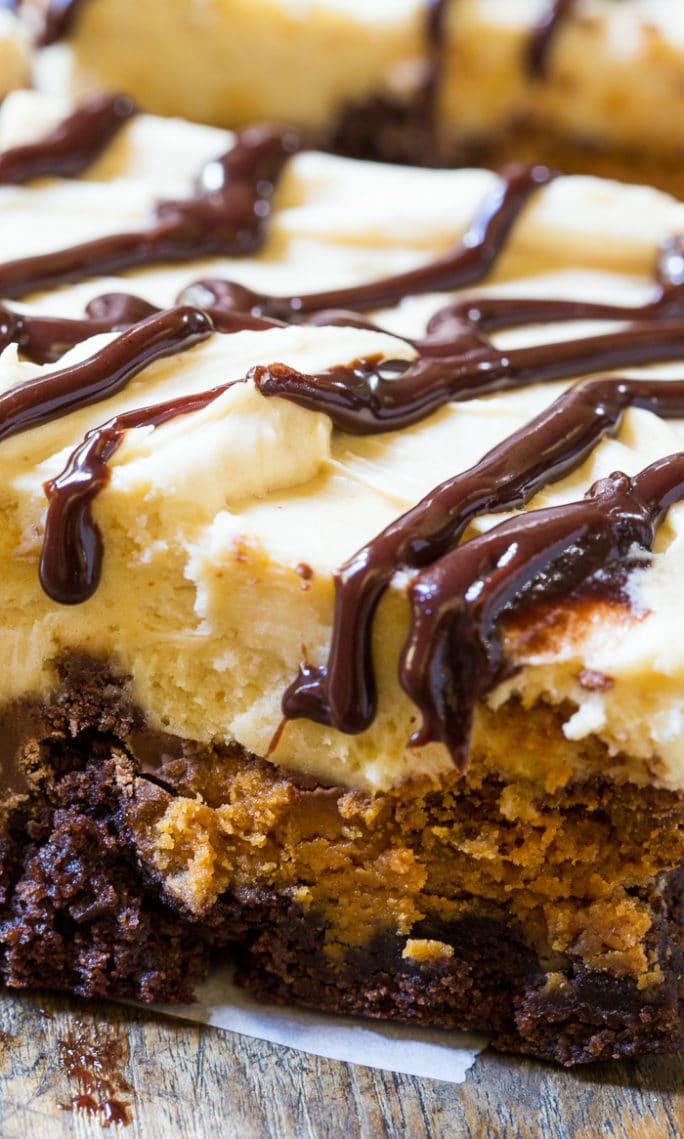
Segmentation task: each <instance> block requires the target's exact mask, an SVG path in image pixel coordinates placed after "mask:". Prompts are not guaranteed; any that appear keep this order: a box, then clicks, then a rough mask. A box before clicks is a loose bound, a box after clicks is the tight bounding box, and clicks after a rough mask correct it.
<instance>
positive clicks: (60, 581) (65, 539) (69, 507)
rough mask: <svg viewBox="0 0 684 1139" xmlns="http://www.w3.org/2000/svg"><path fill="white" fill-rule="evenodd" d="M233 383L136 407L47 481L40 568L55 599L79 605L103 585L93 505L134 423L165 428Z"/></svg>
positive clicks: (89, 437) (87, 441)
mask: <svg viewBox="0 0 684 1139" xmlns="http://www.w3.org/2000/svg"><path fill="white" fill-rule="evenodd" d="M231 386H232V384H231V383H227V384H223V385H221V386H220V387H217V388H213V389H211V390H209V391H205V392H200V393H198V394H197V395H194V396H192V395H189V396H184V397H183V398H182V399H173V400H168V401H167V402H166V403H159V404H154V405H153V406H150V407H140V408H135V409H134V410H133V411H127V412H124V413H123V414H122V415H117V416H114V417H113V418H112V419H109V420H107V422H106V423H103V424H102V425H101V426H100V427H96V428H94V429H93V430H92V431H89V432H88V433H87V434H86V436H85V438H84V440H83V442H82V443H81V444H80V446H79V447H77V448H76V450H75V451H74V452H73V453H72V455H71V456H70V458H69V462H68V463H67V466H66V467H65V469H64V471H63V472H62V473H61V474H60V475H58V477H57V478H56V479H51V480H50V481H49V482H47V483H46V484H45V493H46V495H47V498H48V512H47V518H46V521H45V537H44V539H43V548H42V551H41V556H40V570H39V572H40V582H41V585H42V586H43V589H44V590H45V592H46V593H47V594H48V596H49V597H51V598H52V600H53V601H58V602H60V603H61V604H62V605H78V604H80V603H81V602H83V601H87V600H88V598H89V597H92V595H93V593H94V592H95V590H96V589H97V586H98V584H99V582H100V576H101V572H102V560H103V543H102V535H101V533H100V530H99V527H98V525H97V523H96V522H95V520H94V519H93V516H92V511H91V506H92V502H93V500H94V498H95V497H96V496H97V495H98V494H99V492H100V491H101V490H103V489H104V487H105V486H107V484H108V482H109V479H110V469H109V466H108V463H109V461H110V459H111V458H112V456H113V455H114V454H115V452H116V451H117V449H118V448H119V446H120V445H121V443H122V441H123V438H124V436H125V434H126V432H127V431H128V430H130V429H131V428H133V427H159V426H160V424H162V423H167V422H168V421H169V420H171V419H175V418H176V417H177V416H179V415H188V414H190V412H193V411H200V410H201V409H202V408H204V407H207V405H208V404H210V403H212V402H213V400H215V399H217V398H218V396H220V395H222V394H223V392H225V391H227V389H228V388H229V387H231Z"/></svg>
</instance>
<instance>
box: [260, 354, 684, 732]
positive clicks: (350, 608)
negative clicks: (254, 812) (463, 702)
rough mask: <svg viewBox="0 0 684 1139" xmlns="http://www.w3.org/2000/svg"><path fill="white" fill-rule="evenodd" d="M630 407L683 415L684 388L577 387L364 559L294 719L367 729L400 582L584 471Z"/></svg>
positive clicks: (346, 587)
mask: <svg viewBox="0 0 684 1139" xmlns="http://www.w3.org/2000/svg"><path fill="white" fill-rule="evenodd" d="M628 407H640V408H645V409H647V410H650V411H653V412H655V413H656V414H658V415H660V416H662V417H663V418H676V417H680V416H682V415H684V381H675V380H647V379H627V378H615V377H610V376H608V377H603V378H600V379H597V380H587V381H585V382H584V383H582V384H578V385H577V386H576V387H574V388H571V389H570V390H569V391H568V392H565V393H564V394H563V395H561V396H559V398H558V399H557V400H556V401H554V403H552V404H551V406H550V407H549V408H547V409H546V410H545V411H543V412H541V414H540V415H538V416H536V417H535V418H534V419H532V420H531V421H530V422H529V423H527V424H526V425H525V426H524V427H523V428H521V429H520V430H519V431H517V432H515V433H514V434H513V435H511V436H509V437H508V438H507V439H505V440H504V441H503V442H502V443H500V444H499V445H498V446H497V447H494V448H493V449H492V450H491V451H489V452H488V453H487V454H486V455H485V456H484V457H483V458H482V459H481V460H480V462H479V463H477V464H476V465H475V466H473V467H471V468H470V469H469V470H466V471H464V472H463V473H461V474H458V475H455V476H454V477H453V478H451V479H448V480H447V481H446V482H444V483H441V484H440V485H439V486H438V487H436V488H435V489H434V490H432V491H430V493H429V494H428V495H426V497H425V498H423V499H422V500H421V501H420V502H419V503H418V504H417V505H416V506H414V507H413V508H412V509H411V510H409V511H407V512H406V513H405V514H403V515H402V516H401V517H400V518H398V519H396V521H394V522H392V523H390V525H389V526H388V527H387V528H386V529H385V530H383V531H382V532H381V533H380V534H378V535H377V537H376V538H374V539H373V540H372V541H371V542H369V543H368V545H366V546H364V547H363V548H362V549H360V550H359V551H357V553H356V554H354V555H353V557H352V558H350V559H349V561H347V562H346V563H345V564H344V565H343V566H342V567H341V568H340V569H339V570H338V572H337V574H336V575H335V616H334V622H333V634H332V641H331V647H330V652H329V655H328V660H327V663H326V664H325V665H322V666H319V667H313V666H310V665H308V664H305V665H303V666H302V667H301V669H300V674H299V676H298V678H297V679H296V680H295V681H294V683H293V684H292V685H291V686H290V688H289V689H288V691H287V693H286V695H285V697H284V700H283V710H284V712H285V714H286V715H287V716H288V717H290V718H292V719H294V718H297V717H301V716H304V717H306V718H308V719H312V720H317V721H318V722H320V723H326V724H331V725H332V726H334V727H337V728H339V729H340V730H341V731H345V732H350V733H356V732H361V731H364V730H365V729H366V728H367V727H368V726H369V725H370V723H371V722H372V720H373V717H374V715H375V708H376V688H375V677H374V671H373V662H372V654H371V626H372V621H373V617H374V615H375V611H376V609H377V606H378V603H379V601H380V598H381V597H382V594H383V593H384V591H385V589H386V588H387V587H388V585H389V584H390V582H391V580H392V578H393V576H394V574H395V573H396V572H398V570H400V569H417V568H420V567H422V566H426V565H430V564H431V563H437V564H439V559H441V558H442V557H444V556H445V555H447V554H448V553H449V551H450V550H451V549H452V548H453V547H454V546H455V545H456V543H457V542H458V541H459V539H460V537H461V536H462V534H463V532H464V530H465V528H466V526H467V525H468V523H469V522H471V521H472V520H473V519H474V518H476V517H477V516H478V515H482V514H489V513H493V512H496V511H503V510H514V509H517V508H519V507H522V506H524V505H525V504H526V503H527V502H529V500H530V499H531V498H532V496H533V495H534V494H535V493H537V491H539V490H541V489H542V488H543V487H544V486H547V485H549V484H550V483H553V482H555V481H557V480H558V479H559V478H562V477H563V476H564V475H566V474H568V473H569V472H570V471H572V470H574V469H576V467H578V466H579V465H580V464H581V463H582V462H583V461H584V460H585V459H586V458H587V457H588V455H589V454H590V453H591V451H592V450H593V448H594V447H595V446H596V444H597V443H598V442H599V441H600V439H601V438H602V437H603V436H605V435H607V434H609V433H612V432H613V431H615V430H616V429H617V427H618V426H619V424H620V420H621V418H622V414H623V412H624V411H625V409H626V408H628Z"/></svg>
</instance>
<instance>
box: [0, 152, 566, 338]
mask: <svg viewBox="0 0 684 1139" xmlns="http://www.w3.org/2000/svg"><path fill="white" fill-rule="evenodd" d="M555 177H556V175H555V174H554V173H553V171H551V170H549V169H547V167H545V166H523V165H517V164H516V165H513V166H508V167H506V168H505V169H504V170H503V171H502V172H501V175H500V178H499V180H498V182H497V184H496V185H495V186H494V188H493V189H492V190H491V191H490V192H489V193H488V194H487V195H486V197H485V200H484V202H483V203H482V205H481V206H480V207H479V209H478V210H477V212H476V215H475V218H474V220H473V221H472V223H471V224H470V226H469V227H468V229H467V230H466V232H465V234H464V235H463V237H462V238H461V240H460V241H459V242H458V244H457V245H456V246H455V247H454V249H452V250H451V251H450V252H448V253H446V254H445V255H444V256H443V257H438V258H436V259H435V260H433V261H430V262H429V263H428V264H427V265H422V266H420V267H419V268H417V269H411V270H409V271H408V272H407V273H399V274H397V275H396V276H393V277H385V278H382V279H381V280H378V281H371V282H369V283H368V284H365V285H350V286H349V287H348V288H341V289H331V290H329V291H326V292H321V293H308V294H302V295H301V296H289V297H272V296H267V295H266V294H264V293H256V292H253V291H252V290H250V289H247V288H245V287H244V286H242V285H236V284H235V283H234V282H231V281H220V280H217V281H211V280H209V281H201V282H197V284H196V285H195V286H190V289H189V290H188V291H186V292H185V293H184V294H183V296H184V299H185V300H186V302H188V303H196V302H197V300H199V303H201V304H203V303H204V302H203V301H202V300H201V299H200V298H199V297H197V296H196V294H195V293H194V290H195V289H199V290H201V295H203V296H204V297H205V298H206V297H207V296H209V297H211V298H212V301H213V303H214V304H217V305H222V306H224V307H226V308H229V307H232V308H240V309H245V308H248V309H249V311H251V312H252V313H254V314H255V315H258V316H266V317H272V318H276V319H278V320H287V321H293V320H294V321H296V320H298V319H301V318H302V317H304V316H307V315H310V314H312V313H317V312H320V311H321V310H325V309H336V308H350V309H353V310H354V311H356V312H363V311H366V310H368V309H375V308H382V307H383V306H385V305H393V304H398V303H399V301H401V300H403V298H404V297H406V296H417V295H419V294H423V293H434V292H438V291H441V290H445V291H446V290H451V289H462V288H464V287H465V286H466V285H472V284H475V283H477V282H478V281H482V280H483V279H484V278H485V277H486V276H487V274H488V273H490V272H491V270H492V268H493V267H494V265H495V264H496V261H497V260H498V258H499V257H500V255H501V253H502V252H503V250H504V248H505V246H506V243H507V241H508V238H509V235H510V232H511V230H512V228H513V226H514V225H515V223H516V221H517V220H518V218H519V216H520V214H521V213H522V211H523V209H524V208H525V206H526V205H527V203H528V202H529V200H530V198H531V197H532V196H533V194H534V193H535V192H536V191H537V190H539V189H540V188H541V187H542V186H547V185H548V184H549V183H550V182H552V181H553V179H554V178H555ZM0 272H1V270H0ZM0 280H1V277H0Z"/></svg>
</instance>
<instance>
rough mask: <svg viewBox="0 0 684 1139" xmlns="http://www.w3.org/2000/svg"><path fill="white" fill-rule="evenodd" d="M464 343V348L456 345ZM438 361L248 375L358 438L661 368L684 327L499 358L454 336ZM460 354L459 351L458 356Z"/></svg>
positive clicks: (635, 330)
mask: <svg viewBox="0 0 684 1139" xmlns="http://www.w3.org/2000/svg"><path fill="white" fill-rule="evenodd" d="M464 342H465V347H461V345H462V344H463V343H464ZM440 348H441V349H442V352H441V353H440V355H438V356H429V355H427V353H425V354H423V355H421V356H419V357H418V359H417V360H416V361H415V362H414V363H408V364H407V363H406V361H404V360H384V359H383V360H377V359H366V360H357V361H355V362H354V363H352V364H350V365H346V366H344V365H342V366H338V367H334V368H330V369H329V371H327V372H319V373H318V374H316V375H315V376H307V375H304V374H302V373H301V372H297V371H295V370H294V369H293V368H288V367H286V366H285V365H284V364H270V365H269V366H268V367H266V368H265V367H257V368H255V369H254V371H253V373H252V374H253V376H254V381H255V383H256V385H257V387H258V388H259V391H260V392H261V393H262V395H266V396H274V395H275V396H280V397H281V398H284V399H289V400H291V401H292V403H296V404H298V405H299V406H300V407H304V408H307V409H308V410H310V411H324V412H325V413H326V415H329V416H330V418H331V419H332V421H333V423H334V425H335V427H337V428H338V429H339V430H341V431H348V432H350V433H352V434H355V435H365V434H376V433H377V432H381V431H393V430H398V429H400V428H402V427H409V426H410V425H411V424H413V423H417V422H418V421H419V420H421V419H424V418H425V417H426V416H427V415H430V414H431V412H433V411H436V410H437V409H438V408H440V407H442V406H443V405H444V404H446V403H451V402H453V401H455V400H458V401H462V400H469V399H474V398H476V397H477V396H482V395H488V394H490V393H491V392H500V391H509V390H511V389H518V388H523V387H527V386H529V385H530V384H538V383H543V382H546V381H549V380H563V379H569V378H571V377H573V376H582V375H586V374H587V373H589V372H596V371H599V370H603V369H604V368H621V367H627V366H631V367H633V366H635V365H638V364H653V363H663V362H664V361H668V360H678V359H681V358H682V356H684V321H683V320H676V321H663V322H662V323H661V324H660V325H659V326H658V336H657V337H655V338H654V335H653V325H652V324H650V323H648V322H644V323H642V324H633V325H631V326H630V327H629V328H626V329H623V330H621V331H620V332H611V333H607V334H605V335H602V336H588V337H585V338H582V339H580V340H566V341H561V342H557V341H556V342H553V343H551V344H536V345H533V346H532V347H530V348H516V349H512V350H510V351H502V350H500V349H497V348H494V347H493V346H492V345H490V344H484V345H483V346H481V347H480V346H475V347H473V346H472V344H471V340H470V337H469V336H468V334H467V333H466V336H465V338H463V337H462V336H461V337H460V338H459V337H457V338H456V339H455V341H454V342H453V343H452V344H451V345H449V349H450V350H449V351H446V350H445V345H444V343H443V342H441V343H440ZM459 349H460V350H459Z"/></svg>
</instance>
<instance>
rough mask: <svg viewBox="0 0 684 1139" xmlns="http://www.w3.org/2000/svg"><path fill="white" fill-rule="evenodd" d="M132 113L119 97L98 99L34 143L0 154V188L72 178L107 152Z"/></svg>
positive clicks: (131, 106)
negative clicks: (2, 185)
mask: <svg viewBox="0 0 684 1139" xmlns="http://www.w3.org/2000/svg"><path fill="white" fill-rule="evenodd" d="M135 113H136V107H135V104H134V103H133V102H132V100H131V99H127V98H126V97H125V96H123V95H98V96H96V97H95V98H93V99H89V100H88V102H87V103H84V104H83V106H82V107H80V108H79V109H78V110H77V111H75V112H74V114H73V115H69V116H68V118H66V119H62V121H61V122H60V123H59V124H58V125H57V126H56V127H55V129H54V130H53V131H51V132H50V134H48V135H45V136H44V137H43V138H41V139H38V141H37V142H31V143H26V144H25V145H23V146H14V147H10V148H9V149H8V150H4V151H2V152H0V184H2V183H5V184H6V183H12V184H17V183H21V182H29V181H31V179H33V178H41V177H51V178H75V177H76V176H77V175H78V174H81V173H82V171H84V170H87V168H88V167H89V166H91V165H92V164H93V162H94V161H95V159H96V158H98V157H99V156H100V154H102V152H103V151H104V150H106V149H107V147H108V146H109V144H110V142H111V141H112V140H113V139H114V137H115V136H116V135H117V134H118V133H119V131H120V130H121V128H122V127H123V126H124V124H125V123H127V122H128V120H129V119H130V118H131V117H132V116H133V115H134V114H135Z"/></svg>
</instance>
